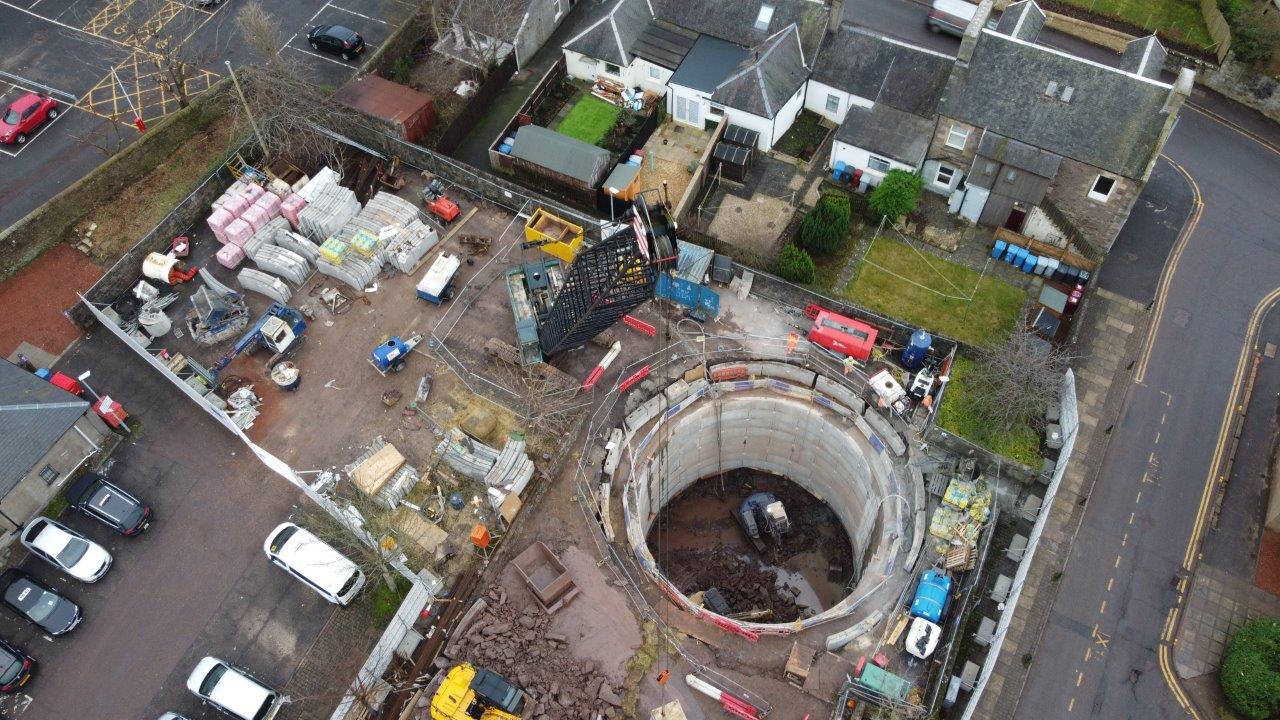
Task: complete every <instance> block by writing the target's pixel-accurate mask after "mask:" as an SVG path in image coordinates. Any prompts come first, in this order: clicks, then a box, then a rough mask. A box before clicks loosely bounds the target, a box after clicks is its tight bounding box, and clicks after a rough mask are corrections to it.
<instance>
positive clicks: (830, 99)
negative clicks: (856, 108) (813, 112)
mask: <svg viewBox="0 0 1280 720" xmlns="http://www.w3.org/2000/svg"><path fill="white" fill-rule="evenodd" d="M832 105H835V107H831V106H832ZM826 108H827V112H829V113H837V112H840V96H839V95H836V94H835V93H827V104H826Z"/></svg>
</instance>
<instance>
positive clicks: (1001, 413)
mask: <svg viewBox="0 0 1280 720" xmlns="http://www.w3.org/2000/svg"><path fill="white" fill-rule="evenodd" d="M1071 360H1072V356H1071V355H1069V354H1067V353H1066V352H1065V351H1064V350H1062V349H1061V348H1057V347H1054V346H1053V345H1051V344H1050V343H1048V342H1046V341H1045V340H1044V339H1042V338H1040V337H1039V336H1037V335H1036V334H1035V333H1034V332H1032V331H1031V330H1030V329H1029V328H1025V327H1024V328H1019V329H1017V330H1015V331H1013V332H1012V333H1010V334H1009V337H1008V339H1006V340H1005V341H1004V343H1003V344H1002V345H1000V346H999V347H997V348H994V349H991V350H987V351H985V352H983V353H982V355H981V356H980V357H979V358H978V362H977V363H975V364H974V367H973V369H972V370H971V371H970V372H969V375H968V376H967V377H966V378H965V379H964V382H965V384H966V385H967V386H968V393H967V394H968V395H969V396H970V397H972V398H973V407H974V410H975V412H977V413H978V414H979V416H980V417H981V419H982V421H983V422H985V423H987V424H988V425H989V426H990V427H992V428H993V429H995V430H997V431H999V432H1008V431H1010V430H1012V429H1014V428H1016V427H1020V426H1024V425H1025V426H1030V427H1032V428H1036V429H1040V428H1041V427H1042V425H1043V420H1044V414H1045V409H1046V408H1047V407H1048V405H1049V403H1051V402H1053V401H1054V400H1055V399H1056V398H1057V394H1058V389H1059V387H1061V384H1062V373H1063V372H1065V371H1066V369H1067V366H1068V365H1069V364H1070V362H1071Z"/></svg>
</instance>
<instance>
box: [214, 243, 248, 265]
mask: <svg viewBox="0 0 1280 720" xmlns="http://www.w3.org/2000/svg"><path fill="white" fill-rule="evenodd" d="M217 258H218V264H220V265H222V267H225V268H230V269H232V270H234V269H236V267H237V266H239V265H240V263H242V262H244V248H242V247H240V246H239V245H236V244H235V243H227V244H226V245H223V246H222V247H221V248H220V249H219V250H218V253H217Z"/></svg>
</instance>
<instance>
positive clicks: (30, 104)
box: [0, 93, 58, 145]
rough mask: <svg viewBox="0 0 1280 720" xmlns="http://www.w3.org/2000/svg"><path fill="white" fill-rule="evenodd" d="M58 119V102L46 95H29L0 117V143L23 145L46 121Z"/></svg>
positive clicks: (14, 103) (6, 109) (10, 105)
mask: <svg viewBox="0 0 1280 720" xmlns="http://www.w3.org/2000/svg"><path fill="white" fill-rule="evenodd" d="M56 117H58V101H57V100H54V99H53V98H51V97H49V96H48V95H45V94H44V93H27V94H26V95H23V96H22V97H20V98H18V99H17V100H14V101H13V102H11V103H9V107H7V108H5V111H4V116H3V117H0V143H4V144H6V145H22V144H23V143H25V142H26V141H27V138H29V137H30V136H31V134H32V133H34V132H35V131H36V130H38V129H39V128H40V126H41V125H43V124H44V122H45V121H46V120H52V119H54V118H56Z"/></svg>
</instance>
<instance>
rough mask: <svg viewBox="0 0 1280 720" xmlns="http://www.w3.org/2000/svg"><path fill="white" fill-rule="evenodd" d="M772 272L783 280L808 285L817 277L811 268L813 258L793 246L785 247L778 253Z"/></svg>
mask: <svg viewBox="0 0 1280 720" xmlns="http://www.w3.org/2000/svg"><path fill="white" fill-rule="evenodd" d="M774 272H776V273H778V277H781V278H782V279H783V280H790V281H791V282H797V283H805V284H808V283H811V282H813V280H814V278H815V277H817V272H818V271H817V268H815V267H814V266H813V258H811V257H809V253H807V252H805V251H804V250H802V249H800V248H798V247H796V246H795V245H787V246H786V247H784V248H782V252H780V253H778V259H777V260H776V261H775V262H774Z"/></svg>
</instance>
